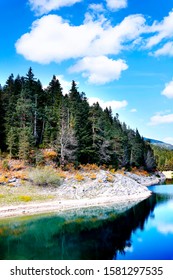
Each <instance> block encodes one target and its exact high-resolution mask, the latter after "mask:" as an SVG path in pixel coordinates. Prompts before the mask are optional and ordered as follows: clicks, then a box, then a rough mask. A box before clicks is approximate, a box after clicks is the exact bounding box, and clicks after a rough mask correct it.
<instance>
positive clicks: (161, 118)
mask: <svg viewBox="0 0 173 280" xmlns="http://www.w3.org/2000/svg"><path fill="white" fill-rule="evenodd" d="M166 123H173V114H167V115H155V116H153V117H151V119H150V123H149V125H159V124H166Z"/></svg>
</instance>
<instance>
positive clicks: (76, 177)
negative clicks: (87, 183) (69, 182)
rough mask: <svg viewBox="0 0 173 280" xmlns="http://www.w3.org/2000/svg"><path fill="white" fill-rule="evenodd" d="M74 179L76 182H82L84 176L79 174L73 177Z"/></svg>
mask: <svg viewBox="0 0 173 280" xmlns="http://www.w3.org/2000/svg"><path fill="white" fill-rule="evenodd" d="M74 178H75V179H76V180H77V181H83V180H84V176H83V175H81V174H79V173H77V174H76V175H75V177H74Z"/></svg>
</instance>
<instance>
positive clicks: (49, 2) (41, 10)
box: [29, 0, 83, 15]
mask: <svg viewBox="0 0 173 280" xmlns="http://www.w3.org/2000/svg"><path fill="white" fill-rule="evenodd" d="M81 1H83V0H29V4H30V7H31V10H32V11H34V12H35V13H36V14H37V15H43V14H47V13H49V12H50V11H52V10H58V9H59V8H61V7H65V6H72V5H74V4H75V3H78V2H81Z"/></svg>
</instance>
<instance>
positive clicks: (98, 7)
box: [89, 3, 105, 12]
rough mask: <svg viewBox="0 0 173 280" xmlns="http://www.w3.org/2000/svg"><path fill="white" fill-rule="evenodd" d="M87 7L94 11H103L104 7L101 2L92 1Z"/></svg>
mask: <svg viewBox="0 0 173 280" xmlns="http://www.w3.org/2000/svg"><path fill="white" fill-rule="evenodd" d="M89 9H91V10H93V11H95V12H104V11H105V9H104V7H103V5H102V4H94V3H93V4H90V5H89Z"/></svg>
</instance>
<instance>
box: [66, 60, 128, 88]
mask: <svg viewBox="0 0 173 280" xmlns="http://www.w3.org/2000/svg"><path fill="white" fill-rule="evenodd" d="M126 69H128V66H127V64H126V62H125V61H123V60H121V59H118V60H113V59H109V58H107V57H106V56H98V57H84V58H82V59H81V60H79V61H78V62H77V63H76V64H75V65H74V66H72V67H71V68H70V72H82V75H83V77H87V78H88V82H89V83H91V84H105V83H108V82H111V81H114V80H118V79H119V78H120V76H121V72H122V71H124V70H126Z"/></svg>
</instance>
